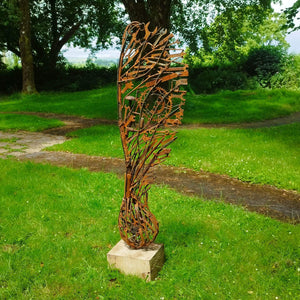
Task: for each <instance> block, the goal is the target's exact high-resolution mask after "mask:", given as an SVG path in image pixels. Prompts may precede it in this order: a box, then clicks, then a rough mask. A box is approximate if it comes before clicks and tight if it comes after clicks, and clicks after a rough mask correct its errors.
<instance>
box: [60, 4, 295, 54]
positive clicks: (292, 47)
mask: <svg viewBox="0 0 300 300" xmlns="http://www.w3.org/2000/svg"><path fill="white" fill-rule="evenodd" d="M281 2H282V4H273V5H272V7H273V8H274V10H275V12H280V11H281V10H282V9H285V8H286V7H291V6H292V5H293V4H294V3H295V2H296V0H282V1H281ZM299 22H300V21H299V20H298V22H296V24H299ZM286 41H287V42H288V43H289V44H290V48H289V52H290V53H300V30H297V31H295V32H292V33H291V34H289V35H288V36H287V37H286ZM63 49H64V50H67V51H66V52H65V53H64V56H65V57H66V58H69V59H72V58H81V59H86V58H87V57H88V55H89V53H90V52H89V50H85V49H81V48H78V47H76V48H73V47H70V48H67V47H64V48H63ZM96 56H97V57H98V58H100V59H110V58H119V56H120V51H119V50H116V49H113V48H110V49H107V50H102V51H99V52H97V54H96Z"/></svg>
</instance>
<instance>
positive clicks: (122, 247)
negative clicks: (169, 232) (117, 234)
mask: <svg viewBox="0 0 300 300" xmlns="http://www.w3.org/2000/svg"><path fill="white" fill-rule="evenodd" d="M164 260H165V254H164V245H163V244H154V243H152V244H150V245H149V246H148V247H147V248H143V249H132V248H130V247H129V246H128V245H127V244H126V243H125V242H124V241H123V240H121V241H119V242H118V243H117V244H116V245H115V246H114V247H113V248H112V249H111V250H110V251H109V252H108V253H107V261H108V263H109V264H110V265H111V266H112V267H114V268H117V269H119V270H120V271H121V272H122V273H124V274H131V275H136V276H138V277H141V278H143V279H146V281H151V280H154V279H155V277H156V276H157V273H158V272H159V271H160V269H161V268H162V266H163V264H164Z"/></svg>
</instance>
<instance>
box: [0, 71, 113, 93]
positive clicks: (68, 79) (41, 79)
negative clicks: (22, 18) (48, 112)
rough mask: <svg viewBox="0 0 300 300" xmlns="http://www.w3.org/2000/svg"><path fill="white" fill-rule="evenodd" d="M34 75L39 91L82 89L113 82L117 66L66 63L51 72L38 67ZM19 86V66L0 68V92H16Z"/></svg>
mask: <svg viewBox="0 0 300 300" xmlns="http://www.w3.org/2000/svg"><path fill="white" fill-rule="evenodd" d="M35 77H36V86H37V89H38V90H39V91H69V92H72V91H84V90H91V89H97V88H100V87H102V86H104V85H107V84H111V83H114V82H115V79H116V77H117V68H116V66H112V67H98V66H96V65H87V66H84V67H76V66H71V65H66V66H61V67H60V68H56V69H55V70H52V71H51V72H50V71H49V70H47V69H45V68H39V69H37V70H36V72H35ZM21 86H22V72H21V69H20V68H13V69H4V70H0V93H1V92H2V93H13V92H18V91H19V90H20V89H21Z"/></svg>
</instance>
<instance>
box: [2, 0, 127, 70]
mask: <svg viewBox="0 0 300 300" xmlns="http://www.w3.org/2000/svg"><path fill="white" fill-rule="evenodd" d="M11 2H13V1H4V2H3V5H1V6H0V50H1V49H5V50H10V51H12V52H13V53H15V54H17V55H18V56H20V51H19V27H20V26H19V18H17V17H15V16H17V15H18V7H17V5H16V4H14V5H13V6H12V7H11ZM14 2H15V3H17V2H16V1H14ZM30 4H31V7H30V12H31V29H32V30H31V31H32V38H31V40H32V49H33V55H34V62H35V64H36V65H38V66H40V65H43V66H44V67H47V68H49V69H50V70H51V69H54V68H55V66H56V63H57V61H59V60H60V59H61V58H62V54H61V53H60V52H61V49H62V47H63V46H64V45H65V44H71V43H72V44H73V45H75V46H80V47H85V48H90V49H93V50H94V51H95V50H99V49H101V48H105V47H107V46H109V45H111V44H112V39H113V37H114V36H120V32H121V27H122V26H123V17H122V12H123V11H122V9H121V8H120V6H118V8H116V7H115V4H116V3H115V1H108V0H90V1H88V2H87V1H81V0H80V1H78V0H76V1H75V0H67V1H61V0H53V1H37V0H32V1H30ZM2 15H3V16H5V17H4V18H1V16H2Z"/></svg>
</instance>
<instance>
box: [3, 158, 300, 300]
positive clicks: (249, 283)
mask: <svg viewBox="0 0 300 300" xmlns="http://www.w3.org/2000/svg"><path fill="white" fill-rule="evenodd" d="M0 169H1V173H0V182H1V183H2V184H0V202H1V211H0V216H1V226H0V298H1V299H54V298H55V299H178V298H182V299H201V298H203V299H296V298H297V296H298V295H299V248H298V246H299V233H300V232H299V226H298V227H297V226H293V225H290V224H285V223H281V222H279V221H276V220H273V219H270V218H267V217H264V216H261V215H258V214H255V213H251V212H247V211H245V210H243V209H242V208H239V207H236V206H232V205H228V204H224V203H217V202H214V201H210V202H205V201H203V200H202V199H199V198H192V197H186V196H183V195H180V194H177V193H176V192H174V191H172V190H170V189H168V188H166V187H155V186H154V187H152V189H151V191H150V197H149V200H150V206H151V209H152V211H153V212H154V214H155V215H156V217H157V219H158V220H159V222H160V233H159V235H158V239H157V242H158V243H164V245H165V253H166V259H167V260H166V263H165V265H164V267H163V269H162V271H161V272H160V274H159V277H158V279H157V280H156V281H153V282H151V283H145V282H144V281H143V280H141V279H139V278H135V277H131V276H124V275H122V274H120V273H119V272H118V271H116V270H112V269H110V268H109V267H108V264H107V261H106V254H107V252H108V251H109V249H110V248H111V247H112V246H113V245H115V244H116V243H117V242H118V240H119V233H118V229H117V217H118V210H119V206H120V204H121V199H122V193H123V180H120V179H118V178H117V177H116V176H115V175H113V174H103V173H89V172H88V171H87V170H84V169H82V170H71V169H68V168H58V167H53V166H44V165H38V164H33V163H20V162H17V161H13V160H0ZM3 183H5V184H3Z"/></svg>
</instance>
